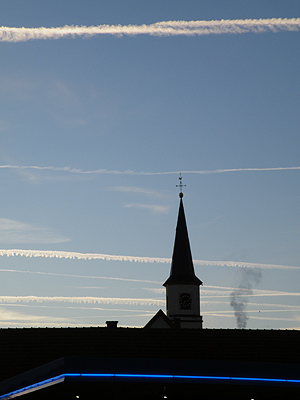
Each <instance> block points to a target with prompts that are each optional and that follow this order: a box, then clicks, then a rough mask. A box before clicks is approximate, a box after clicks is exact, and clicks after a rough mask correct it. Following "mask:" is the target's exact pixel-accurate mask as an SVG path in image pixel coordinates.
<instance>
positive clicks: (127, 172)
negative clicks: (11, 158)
mask: <svg viewBox="0 0 300 400" xmlns="http://www.w3.org/2000/svg"><path fill="white" fill-rule="evenodd" d="M0 169H16V170H27V169H32V170H37V171H53V172H66V173H69V174H79V175H133V176H134V175H143V176H153V175H178V174H179V173H182V174H199V175H209V174H222V173H227V172H247V171H248V172H259V171H289V170H300V167H267V168H225V169H212V170H198V171H197V170H194V171H193V170H192V171H191V170H187V171H182V170H181V171H160V172H147V171H133V170H124V171H119V170H109V169H106V168H103V169H94V170H83V169H80V168H72V167H54V166H45V167H43V166H38V165H9V164H7V165H0Z"/></svg>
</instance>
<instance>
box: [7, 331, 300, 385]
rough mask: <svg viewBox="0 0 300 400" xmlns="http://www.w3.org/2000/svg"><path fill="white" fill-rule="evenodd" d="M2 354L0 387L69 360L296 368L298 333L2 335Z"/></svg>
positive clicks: (299, 354) (299, 350)
mask: <svg viewBox="0 0 300 400" xmlns="http://www.w3.org/2000/svg"><path fill="white" fill-rule="evenodd" d="M0 354H1V367H0V381H2V380H4V379H7V378H9V377H12V376H15V375H17V374H19V373H22V372H24V371H27V370H29V369H32V368H35V367H38V366H41V365H43V364H46V363H48V362H50V361H53V360H56V359H58V358H61V357H69V356H79V357H102V358H103V357H120V358H129V357H132V358H164V359H175V358H176V359H194V360H195V359H196V360H225V361H243V362H245V361H246V362H247V361H248V362H268V363H283V364H285V363H290V364H294V365H295V366H296V365H297V364H298V367H299V362H300V331H279V330H237V329H228V330H227V329H226V330H225V329H202V330H188V329H184V330H180V329H178V330H175V329H143V328H140V329H139V328H115V329H109V328H30V329H28V328H24V329H0ZM299 375H300V372H299Z"/></svg>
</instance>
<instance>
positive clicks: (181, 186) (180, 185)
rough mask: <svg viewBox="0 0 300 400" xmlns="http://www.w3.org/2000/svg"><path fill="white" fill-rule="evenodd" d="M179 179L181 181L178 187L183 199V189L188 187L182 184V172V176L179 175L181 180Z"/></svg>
mask: <svg viewBox="0 0 300 400" xmlns="http://www.w3.org/2000/svg"><path fill="white" fill-rule="evenodd" d="M178 179H179V185H176V187H179V189H180V192H179V197H180V198H182V197H183V193H182V188H183V187H184V186H186V185H183V184H182V176H181V172H180V174H179V178H178Z"/></svg>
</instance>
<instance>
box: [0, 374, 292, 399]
mask: <svg viewBox="0 0 300 400" xmlns="http://www.w3.org/2000/svg"><path fill="white" fill-rule="evenodd" d="M65 378H136V379H157V378H158V379H182V380H186V379H195V380H228V381H246V382H247V381H252V382H253V381H254V382H278V383H279V382H280V383H296V384H300V379H277V378H251V377H237V376H205V375H162V374H110V373H107V374H104V373H103V374H98V373H95V374H92V373H91V374H87V373H84V374H80V373H72V374H71V373H66V374H61V375H58V376H54V377H53V378H50V379H46V380H44V381H41V382H38V383H35V384H33V385H29V386H25V387H23V388H21V389H18V390H14V391H13V392H9V393H6V394H4V395H2V396H0V400H1V399H10V398H13V397H16V396H21V395H22V394H26V393H28V392H30V391H33V390H38V389H42V388H43V387H45V386H48V385H51V384H53V385H54V384H57V383H60V382H62V381H64V380H65Z"/></svg>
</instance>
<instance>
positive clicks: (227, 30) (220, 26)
mask: <svg viewBox="0 0 300 400" xmlns="http://www.w3.org/2000/svg"><path fill="white" fill-rule="evenodd" d="M299 29H300V18H269V19H234V20H224V19H223V20H213V21H162V22H156V23H154V24H149V25H146V24H142V25H106V24H105V25H97V26H78V25H76V26H74V25H71V26H68V25H65V26H62V27H51V28H46V27H38V28H25V27H21V28H16V27H6V26H2V27H0V41H2V42H26V41H29V40H41V39H44V40H48V39H63V38H73V39H74V38H77V37H83V38H90V37H93V36H98V35H113V36H119V37H120V36H137V35H150V36H160V37H165V36H200V35H212V34H214V35H220V34H241V33H249V32H250V33H264V32H272V33H276V32H280V31H294V32H295V31H299Z"/></svg>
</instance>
